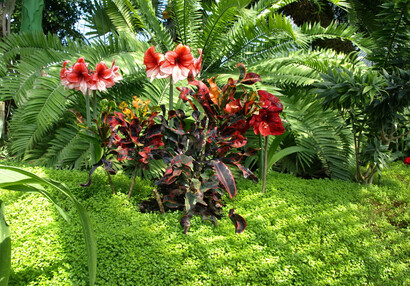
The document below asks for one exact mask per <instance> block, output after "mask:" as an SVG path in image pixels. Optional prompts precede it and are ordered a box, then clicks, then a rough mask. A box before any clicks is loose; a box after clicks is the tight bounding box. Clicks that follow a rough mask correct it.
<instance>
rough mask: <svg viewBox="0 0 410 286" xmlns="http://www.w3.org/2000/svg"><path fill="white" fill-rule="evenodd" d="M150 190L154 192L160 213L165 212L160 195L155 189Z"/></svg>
mask: <svg viewBox="0 0 410 286" xmlns="http://www.w3.org/2000/svg"><path fill="white" fill-rule="evenodd" d="M152 191H153V192H154V195H155V199H156V200H157V203H158V206H159V211H160V212H161V213H162V214H165V209H164V205H163V204H162V201H161V197H160V195H159V193H158V191H157V189H153V190H152Z"/></svg>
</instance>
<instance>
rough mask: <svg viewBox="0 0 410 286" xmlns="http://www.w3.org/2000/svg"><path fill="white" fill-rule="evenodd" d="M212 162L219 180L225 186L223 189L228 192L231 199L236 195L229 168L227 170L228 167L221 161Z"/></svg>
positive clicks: (233, 180)
mask: <svg viewBox="0 0 410 286" xmlns="http://www.w3.org/2000/svg"><path fill="white" fill-rule="evenodd" d="M212 163H213V165H214V168H215V171H216V175H217V176H218V179H219V181H220V182H221V183H222V185H223V186H224V187H225V190H226V191H227V192H228V194H229V196H230V197H231V199H232V198H233V197H234V196H236V185H235V179H234V177H233V175H232V172H231V170H229V168H228V167H227V166H226V165H225V164H224V163H222V162H221V161H213V162H212Z"/></svg>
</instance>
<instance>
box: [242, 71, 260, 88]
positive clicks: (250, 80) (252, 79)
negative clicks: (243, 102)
mask: <svg viewBox="0 0 410 286" xmlns="http://www.w3.org/2000/svg"><path fill="white" fill-rule="evenodd" d="M258 81H261V76H260V75H258V74H257V73H254V72H250V73H247V74H246V76H245V78H244V79H243V80H242V81H241V83H242V84H247V85H251V84H254V83H256V82H258Z"/></svg>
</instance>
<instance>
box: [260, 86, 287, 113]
mask: <svg viewBox="0 0 410 286" xmlns="http://www.w3.org/2000/svg"><path fill="white" fill-rule="evenodd" d="M258 94H259V97H260V104H261V106H262V107H263V108H270V109H272V110H274V112H281V111H282V110H283V105H282V103H280V100H279V98H277V97H276V96H274V95H273V94H271V93H269V92H267V91H264V90H258Z"/></svg>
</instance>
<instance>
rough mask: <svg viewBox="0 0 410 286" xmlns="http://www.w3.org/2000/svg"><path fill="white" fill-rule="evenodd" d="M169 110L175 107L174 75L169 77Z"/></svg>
mask: <svg viewBox="0 0 410 286" xmlns="http://www.w3.org/2000/svg"><path fill="white" fill-rule="evenodd" d="M168 107H169V110H173V109H174V84H173V83H172V76H170V77H169V106H168Z"/></svg>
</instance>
